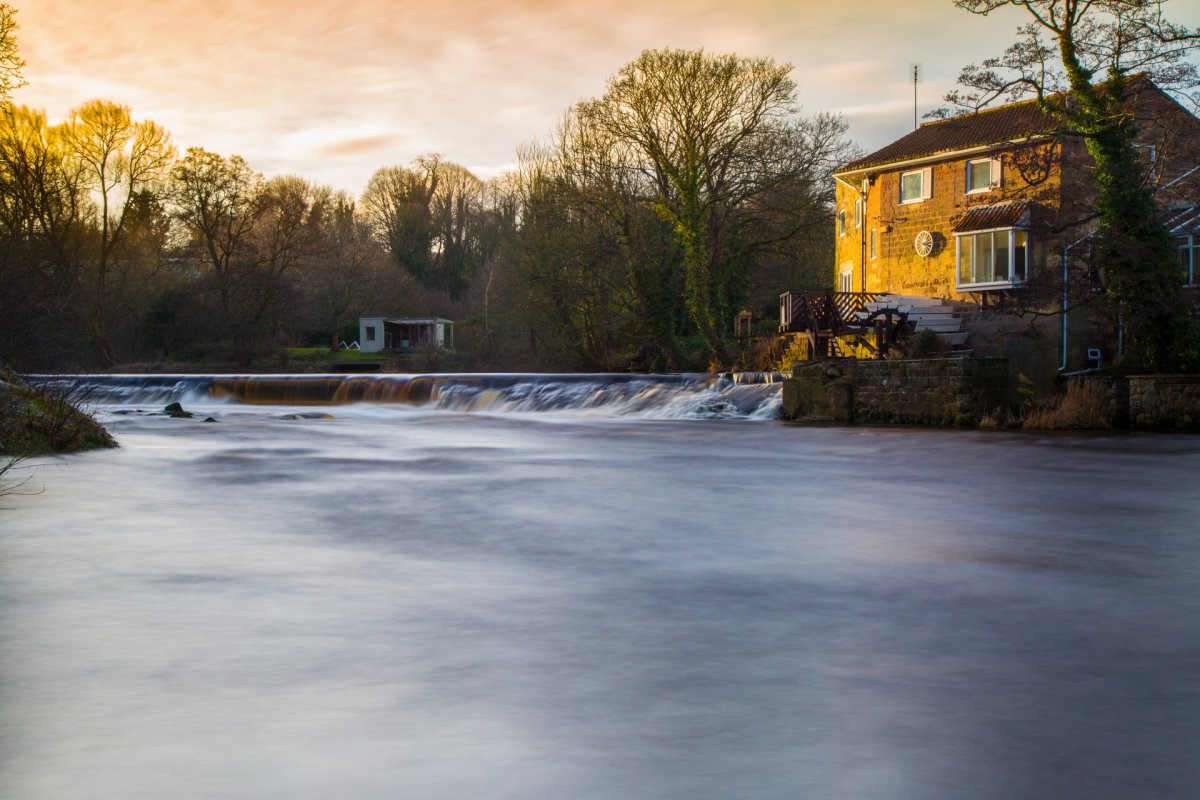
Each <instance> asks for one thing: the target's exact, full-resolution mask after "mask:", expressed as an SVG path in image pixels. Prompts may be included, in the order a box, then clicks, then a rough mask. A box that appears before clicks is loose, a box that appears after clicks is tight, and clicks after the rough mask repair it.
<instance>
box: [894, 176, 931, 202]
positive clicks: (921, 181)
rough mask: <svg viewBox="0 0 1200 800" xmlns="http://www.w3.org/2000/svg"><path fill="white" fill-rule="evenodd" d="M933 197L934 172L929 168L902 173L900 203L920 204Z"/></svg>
mask: <svg viewBox="0 0 1200 800" xmlns="http://www.w3.org/2000/svg"><path fill="white" fill-rule="evenodd" d="M930 197H933V170H932V169H931V168H929V167H926V168H925V169H918V170H915V171H914V172H902V173H900V202H901V203H919V202H921V201H922V200H928V199H929V198H930Z"/></svg>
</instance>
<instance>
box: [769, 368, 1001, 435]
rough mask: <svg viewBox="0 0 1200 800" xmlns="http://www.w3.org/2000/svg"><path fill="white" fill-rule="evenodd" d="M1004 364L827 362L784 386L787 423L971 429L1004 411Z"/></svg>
mask: <svg viewBox="0 0 1200 800" xmlns="http://www.w3.org/2000/svg"><path fill="white" fill-rule="evenodd" d="M1007 391H1008V362H1007V361H1006V360H1005V359H974V358H944V359H939V358H934V359H921V360H912V361H863V360H860V361H854V360H846V361H825V362H817V363H809V364H802V365H799V366H797V367H796V369H795V372H794V373H793V377H792V378H789V379H787V380H785V381H784V384H783V409H782V411H781V416H782V418H783V419H787V420H831V421H836V422H890V423H908V424H921V425H974V424H976V423H978V422H979V420H980V418H981V417H983V416H985V415H987V414H989V413H991V412H993V411H995V410H998V409H1002V408H1006V407H1007V403H1006V394H1007Z"/></svg>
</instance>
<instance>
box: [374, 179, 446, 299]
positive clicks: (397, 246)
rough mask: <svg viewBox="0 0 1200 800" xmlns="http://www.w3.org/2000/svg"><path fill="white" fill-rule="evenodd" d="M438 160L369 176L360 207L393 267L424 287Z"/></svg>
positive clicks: (430, 250) (428, 273) (430, 249)
mask: <svg viewBox="0 0 1200 800" xmlns="http://www.w3.org/2000/svg"><path fill="white" fill-rule="evenodd" d="M439 164H440V160H439V157H438V156H436V155H433V156H422V157H421V158H418V159H417V160H416V161H415V162H414V163H413V168H412V169H406V168H404V167H384V168H382V169H380V170H378V171H376V173H375V174H374V175H372V176H371V179H370V181H368V182H367V188H366V190H365V191H364V192H363V196H362V205H363V209H364V210H365V211H366V214H367V219H368V220H370V222H371V224H372V226H373V227H374V229H375V232H376V235H377V236H378V238H379V242H380V244H382V245H383V246H384V248H385V249H386V250H387V251H388V253H389V254H390V255H391V257H392V260H393V261H394V262H395V263H396V265H397V266H399V267H400V268H402V269H404V270H405V271H407V272H408V273H409V274H410V275H412V276H413V277H414V278H416V279H417V280H418V281H420V282H421V283H422V284H424V285H427V286H428V285H429V284H430V282H431V281H432V269H433V265H432V254H433V238H434V232H433V220H432V213H433V212H432V203H433V196H434V193H435V192H436V191H437V187H438V180H439Z"/></svg>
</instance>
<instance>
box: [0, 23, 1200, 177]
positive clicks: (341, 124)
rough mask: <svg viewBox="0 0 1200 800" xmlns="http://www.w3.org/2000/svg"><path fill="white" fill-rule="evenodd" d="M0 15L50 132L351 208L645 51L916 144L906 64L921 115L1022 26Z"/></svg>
mask: <svg viewBox="0 0 1200 800" xmlns="http://www.w3.org/2000/svg"><path fill="white" fill-rule="evenodd" d="M7 2H9V4H10V5H12V6H14V7H15V8H16V9H17V22H18V24H19V25H20V30H19V31H18V34H17V36H18V46H19V47H20V50H21V54H22V57H23V58H25V60H26V62H27V63H26V67H25V69H24V76H25V79H26V80H27V81H28V84H29V85H28V86H26V87H24V88H22V89H20V90H18V91H17V92H16V93H15V94H14V96H13V99H14V100H15V101H16V102H18V103H22V104H24V105H28V106H32V107H34V108H40V109H43V110H45V111H46V112H47V114H48V115H49V117H50V120H51V121H52V122H55V121H61V120H62V119H63V118H65V117H66V115H67V114H68V112H69V111H70V109H72V108H74V107H76V106H78V105H80V104H82V103H83V102H85V101H87V100H90V99H95V98H102V99H106V100H111V101H115V102H119V103H122V104H124V105H127V106H129V107H130V108H131V109H132V111H133V115H134V117H135V118H137V119H152V120H154V121H156V122H158V123H160V124H161V125H163V126H165V127H166V128H167V129H168V130H169V131H171V133H172V136H173V140H174V142H175V144H176V145H177V146H178V147H179V148H180V150H181V151H182V150H183V149H184V148H186V147H191V146H200V147H204V148H206V149H208V150H212V151H215V152H218V153H221V154H222V155H234V154H237V155H241V156H243V157H244V158H245V159H246V160H247V161H248V162H249V163H250V164H251V166H253V167H254V168H255V169H257V170H259V171H261V172H263V173H264V174H266V175H268V176H273V175H281V174H295V175H300V176H302V177H304V178H307V179H308V180H310V181H313V182H316V183H321V184H329V185H331V186H333V187H334V188H337V189H345V190H347V191H349V192H351V193H352V194H358V193H360V192H361V191H362V189H363V188H364V187H365V185H366V183H367V180H368V179H369V178H370V176H371V174H372V173H373V172H374V171H375V170H376V169H378V168H380V167H384V166H391V165H405V164H408V163H410V162H411V161H412V160H413V159H414V158H416V157H417V156H419V155H421V154H424V153H431V152H436V153H441V154H442V155H443V156H444V157H445V158H446V159H448V160H450V161H454V162H457V163H460V164H462V165H464V166H466V167H467V168H469V169H470V170H472V171H473V172H475V173H476V174H477V175H479V176H480V177H483V178H489V177H492V176H494V175H497V174H499V173H501V172H503V171H504V170H506V169H508V168H510V167H511V166H512V165H513V163H514V162H515V160H516V151H517V148H518V146H519V145H521V144H522V143H524V142H529V141H533V140H536V139H541V138H544V137H545V136H547V135H548V134H549V133H550V132H551V131H552V130H553V128H554V126H555V124H556V123H557V121H558V120H559V119H560V118H561V117H562V115H563V113H564V112H565V111H566V110H567V109H568V108H570V106H571V105H572V104H573V103H575V102H577V101H579V100H583V99H587V98H591V97H596V96H599V95H601V94H602V93H603V91H604V84H605V80H606V79H607V78H608V77H609V76H611V75H613V74H614V73H615V72H616V71H617V70H619V69H620V68H621V66H622V65H624V64H626V63H628V62H630V61H632V60H633V59H634V58H636V57H637V55H638V54H639V53H640V52H641V51H642V50H644V49H646V48H663V47H675V48H687V49H694V48H704V49H705V50H707V51H709V52H713V53H729V52H735V53H738V54H739V55H743V56H769V57H771V58H773V59H775V60H776V61H777V62H781V63H790V64H792V65H794V71H793V73H792V77H793V78H794V79H795V81H796V82H797V84H798V85H799V94H798V98H799V101H800V103H801V105H802V106H803V110H804V113H807V114H812V113H816V112H818V111H832V112H838V113H841V114H843V115H844V116H845V117H846V119H847V121H848V122H849V124H850V136H851V138H853V139H854V140H855V141H856V142H858V143H859V145H860V146H862V147H863V148H864V149H865V150H868V151H869V150H874V149H876V148H878V147H881V146H883V145H884V144H886V143H888V142H889V141H891V140H893V139H895V138H897V137H899V136H901V135H903V134H904V133H906V132H907V131H909V130H911V129H912V125H913V87H912V78H911V65H912V64H913V63H914V62H917V63H919V64H920V65H921V71H922V81H921V83H920V85H919V86H918V108H919V110H920V113H921V114H924V113H925V112H927V111H928V110H930V109H931V108H934V107H936V106H938V105H940V98H941V97H942V95H943V94H944V93H945V92H946V91H947V90H948V89H950V88H951V87H952V86H953V84H954V81H955V78H956V76H957V74H958V71H959V69H960V68H961V67H962V66H963V65H965V64H967V63H969V62H971V61H973V60H979V59H981V58H984V57H986V56H989V55H994V54H999V52H1000V51H1001V50H1003V48H1004V46H1005V45H1006V44H1007V43H1008V42H1010V41H1011V40H1012V38H1013V31H1014V30H1015V29H1016V27H1017V25H1018V24H1020V23H1021V22H1022V21H1023V20H1022V18H1021V16H1020V14H1019V13H1018V12H1015V11H1013V12H997V13H995V14H993V15H991V16H990V17H987V18H982V17H975V16H973V15H971V14H968V13H967V12H965V11H961V10H959V9H957V8H955V7H954V5H953V3H952V2H951V0H903V2H901V1H900V0H856V2H850V3H844V2H836V1H831V0H823V1H820V2H817V1H814V0H737V2H734V0H718V1H715V2H714V1H713V0H510V2H507V3H500V2H494V0H493V1H491V2H485V1H484V0H305V2H303V3H298V2H296V1H295V0H153V2H149V1H148V0H106V2H104V3H103V4H102V5H98V4H97V3H96V2H95V0H7ZM1176 5H1178V6H1179V7H1180V8H1186V6H1187V4H1182V3H1177V4H1176ZM101 8H103V13H101V11H100V9H101ZM1170 10H1172V11H1177V10H1179V9H1170ZM1193 16H1195V14H1193ZM1172 18H1173V19H1175V20H1176V21H1177V22H1184V23H1188V24H1193V25H1194V24H1196V22H1197V20H1189V19H1185V18H1180V17H1179V15H1173V16H1172Z"/></svg>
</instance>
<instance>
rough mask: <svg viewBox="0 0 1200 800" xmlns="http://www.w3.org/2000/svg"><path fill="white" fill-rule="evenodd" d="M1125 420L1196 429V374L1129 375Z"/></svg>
mask: <svg viewBox="0 0 1200 800" xmlns="http://www.w3.org/2000/svg"><path fill="white" fill-rule="evenodd" d="M1129 424H1130V425H1131V426H1133V427H1135V428H1158V429H1163V428H1171V429H1177V430H1193V431H1200V375H1131V376H1129Z"/></svg>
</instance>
